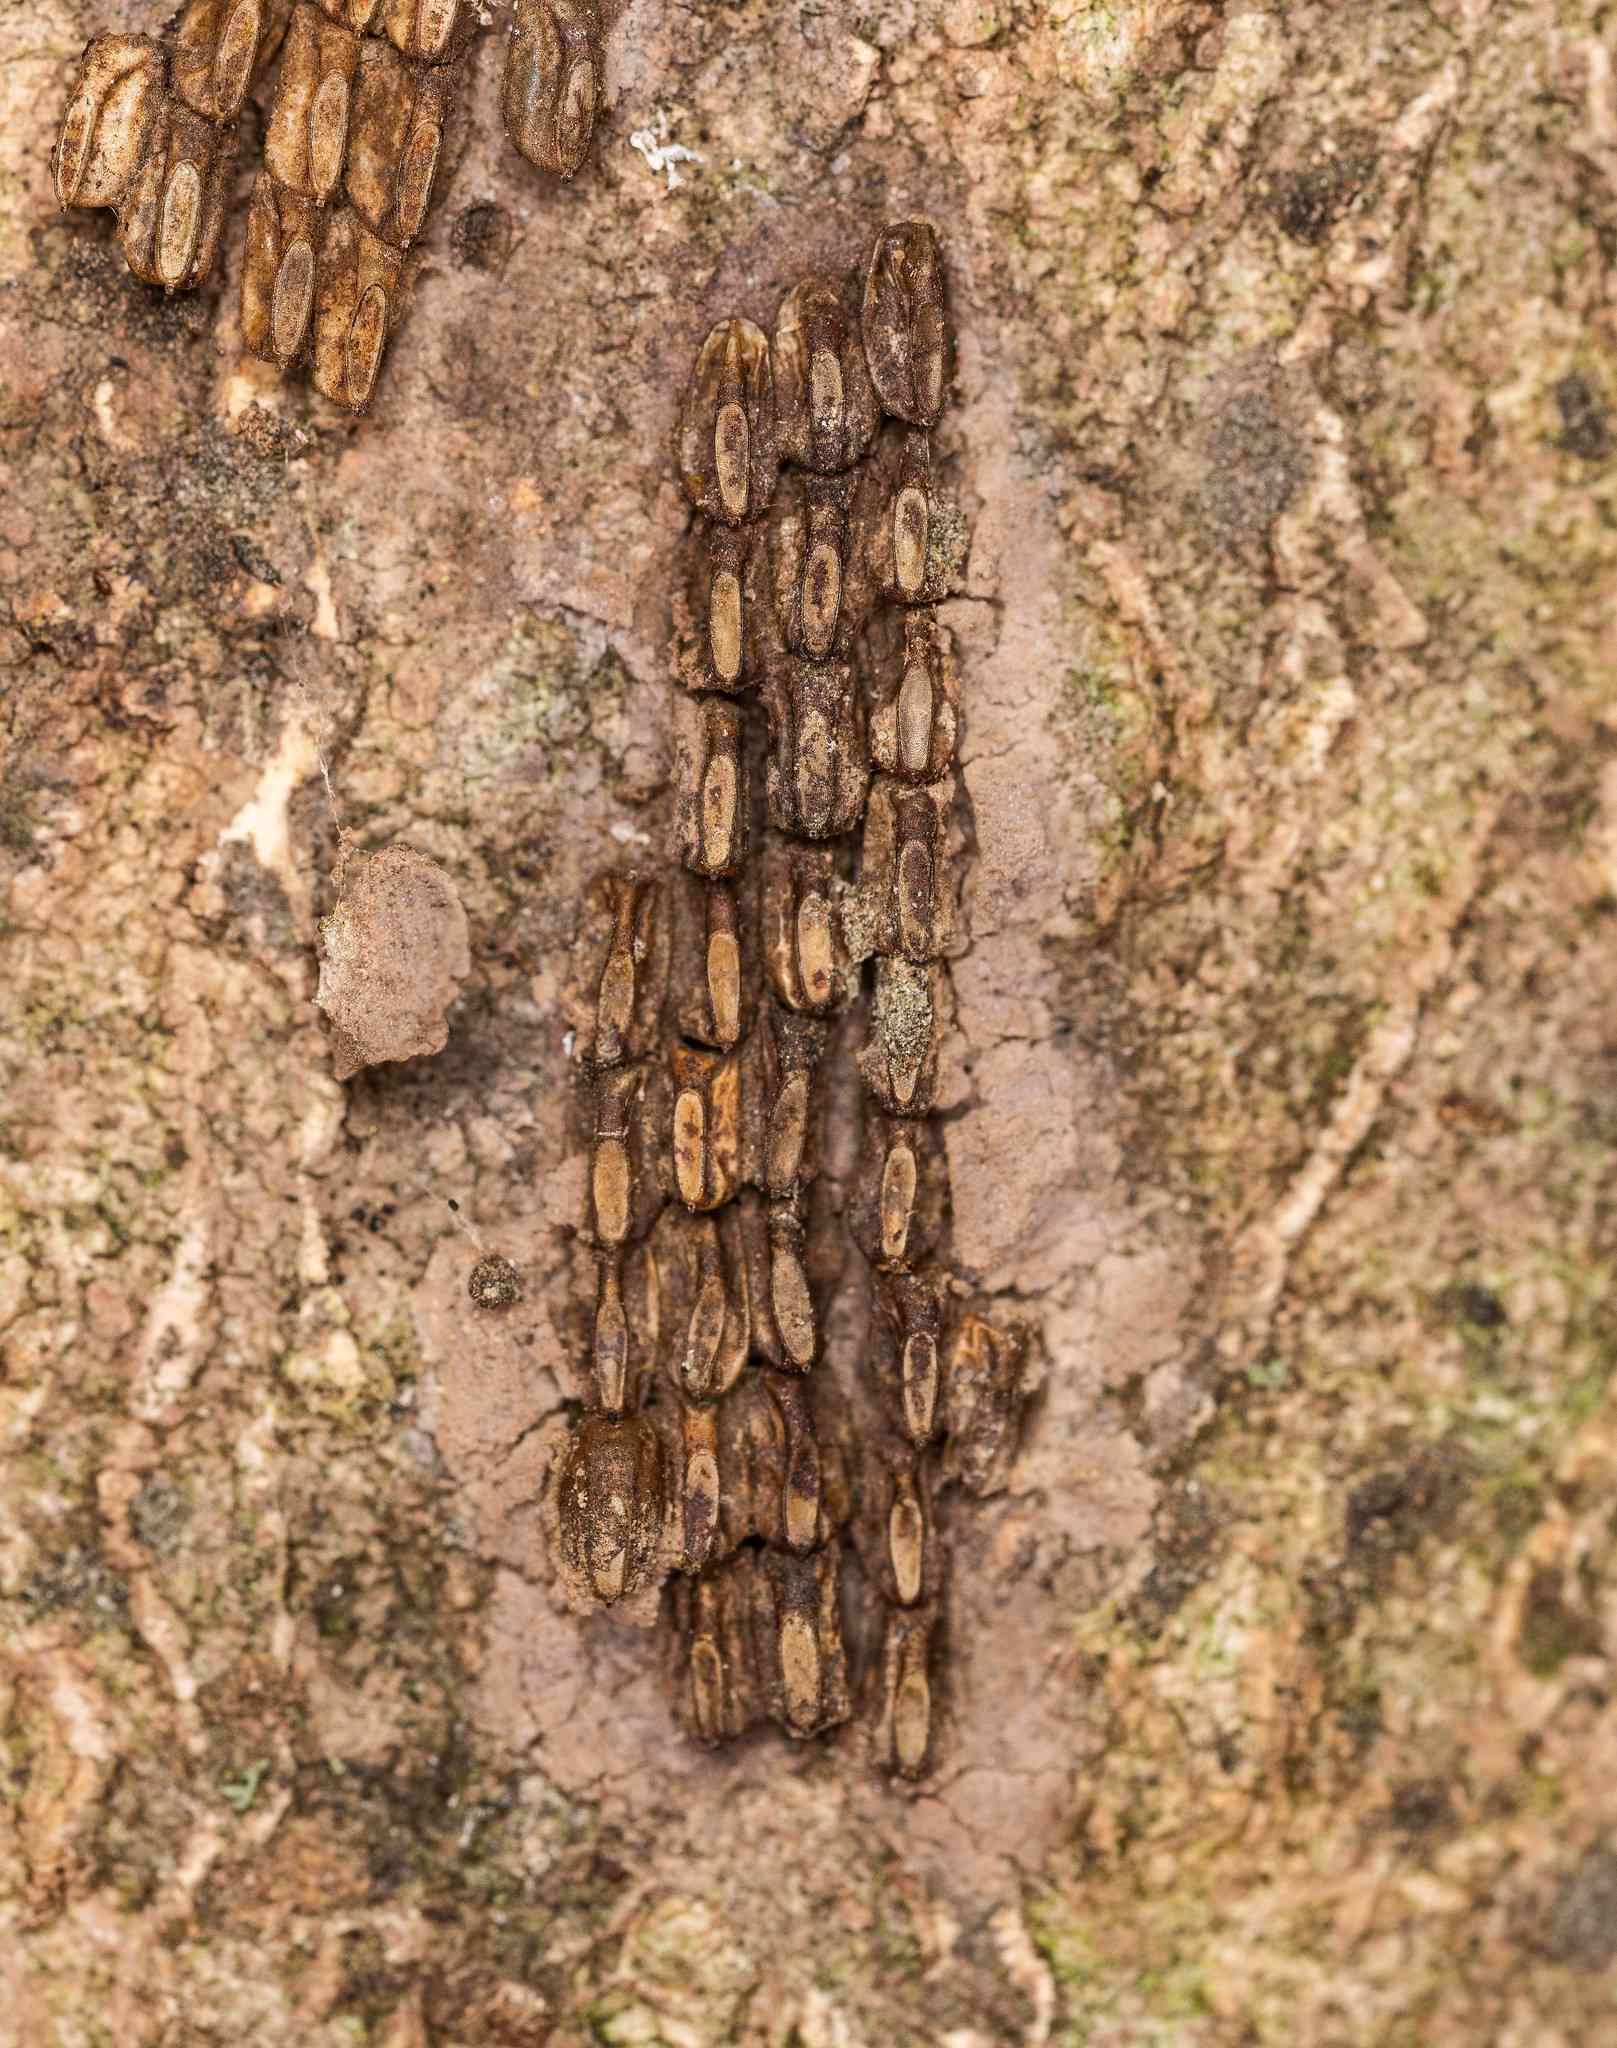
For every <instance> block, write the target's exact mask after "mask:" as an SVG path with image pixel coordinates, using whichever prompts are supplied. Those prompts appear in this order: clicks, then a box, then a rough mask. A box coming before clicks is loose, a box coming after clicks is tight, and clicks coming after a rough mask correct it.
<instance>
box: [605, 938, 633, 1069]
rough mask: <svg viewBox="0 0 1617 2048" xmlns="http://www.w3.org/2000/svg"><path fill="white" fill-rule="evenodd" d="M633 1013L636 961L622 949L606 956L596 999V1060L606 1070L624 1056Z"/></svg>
mask: <svg viewBox="0 0 1617 2048" xmlns="http://www.w3.org/2000/svg"><path fill="white" fill-rule="evenodd" d="M633 1011H634V961H633V959H632V958H631V956H630V955H629V954H628V953H627V952H626V951H625V950H624V948H623V947H621V946H620V947H618V948H617V950H616V951H615V952H613V953H610V954H609V955H608V956H607V962H606V965H605V966H604V967H603V968H602V969H601V985H600V987H599V988H598V989H597V991H596V995H595V1057H596V1059H597V1060H598V1061H600V1062H601V1064H602V1065H603V1066H604V1065H608V1064H610V1063H611V1062H613V1061H615V1060H617V1059H619V1058H620V1057H621V1056H622V1052H623V1036H624V1033H625V1032H626V1031H627V1030H628V1028H629V1019H630V1017H631V1015H632V1014H633Z"/></svg>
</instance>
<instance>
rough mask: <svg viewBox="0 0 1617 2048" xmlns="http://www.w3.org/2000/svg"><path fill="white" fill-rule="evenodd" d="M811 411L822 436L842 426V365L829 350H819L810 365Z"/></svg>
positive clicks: (815, 352) (834, 431)
mask: <svg viewBox="0 0 1617 2048" xmlns="http://www.w3.org/2000/svg"><path fill="white" fill-rule="evenodd" d="M809 410H810V412H811V414H812V415H813V421H814V425H815V428H816V429H817V430H818V431H819V432H820V433H822V434H834V433H836V432H837V431H838V430H839V428H840V427H841V425H842V365H841V364H840V363H839V362H838V361H837V359H836V357H835V356H834V355H832V353H831V351H830V350H829V349H827V348H817V349H816V350H815V351H814V358H813V361H812V362H811V363H810V364H809Z"/></svg>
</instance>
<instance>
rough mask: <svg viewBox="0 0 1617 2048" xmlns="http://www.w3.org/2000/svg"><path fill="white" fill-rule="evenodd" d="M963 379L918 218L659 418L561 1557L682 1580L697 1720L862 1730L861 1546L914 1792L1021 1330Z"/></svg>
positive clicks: (675, 1661)
mask: <svg viewBox="0 0 1617 2048" xmlns="http://www.w3.org/2000/svg"><path fill="white" fill-rule="evenodd" d="M560 62H561V59H560V57H559V56H558V55H556V54H555V53H554V51H552V52H551V54H550V55H549V56H547V58H546V63H547V64H549V66H550V67H551V68H550V72H549V73H547V75H550V76H554V74H555V68H556V66H557V65H559V63H560ZM508 90H509V79H508ZM509 118H510V115H509V112H508V120H509ZM949 361H950V347H949V337H948V332H947V321H946V317H945V309H944V297H943V268H942V260H941V255H940V252H939V249H938V245H937V237H936V235H935V233H934V231H933V230H932V228H931V227H930V225H929V224H928V223H926V222H924V221H906V222H902V223H900V224H898V225H897V226H895V227H892V228H888V229H886V230H884V231H883V233H882V234H881V235H879V236H878V237H877V239H876V242H875V245H874V247H873V248H872V250H871V251H870V254H869V257H868V259H867V261H866V263H865V265H864V266H863V267H862V269H860V270H859V271H857V272H856V273H855V274H853V275H852V276H850V277H847V278H834V277H825V276H816V277H812V278H808V279H805V280H804V281H803V282H802V283H801V284H799V285H797V286H796V287H795V288H794V289H793V290H791V291H790V292H788V294H787V295H786V298H785V300H784V302H783V303H782V305H781V307H780V311H779V314H778V317H777V319H776V322H775V326H774V329H773V331H772V332H771V333H768V334H766V333H765V332H764V330H763V329H762V328H760V327H758V326H757V325H755V324H754V322H753V321H752V320H750V319H748V318H746V317H744V316H741V315H737V316H735V317H732V318H728V319H723V320H720V321H719V322H718V323H717V324H716V325H715V326H714V327H713V328H712V329H711V331H710V332H709V333H708V335H707V337H706V339H705V340H704V341H703V343H702V345H701V347H700V349H699V351H698V354H697V359H696V362H695V364H694V366H693V369H692V372H691V376H690V380H689V383H688V386H687V388H686V391H685V394H684V398H683V401H682V404H681V407H680V411H679V419H678V426H677V429H676V435H675V461H676V466H677V470H678V474H679V478H680V482H681V485H682V487H683V489H684V492H685V494H686V496H687V498H688V499H689V501H690V504H691V506H692V509H693V512H694V514H695V520H694V524H693V526H692V529H691V532H690V534H689V536H688V537H687V539H686V541H685V543H684V546H683V549H682V552H681V559H680V565H679V568H678V572H677V577H676V584H675V589H674V593H673V598H674V602H673V613H674V670H675V674H676V677H677V679H678V684H679V693H678V698H677V701H676V706H675V718H674V735H675V746H674V774H673V797H672V811H673V827H674V840H675V847H676V851H677V855H678V863H679V865H678V869H677V871H676V872H674V873H672V874H668V873H661V874H657V875H649V874H645V875H642V874H635V875H628V876H608V877H604V878H602V879H601V880H600V881H598V882H596V883H595V884H594V885H593V886H592V889H591V891H590V893H589V896H588V898H587V899H586V905H585V916H584V920H583V924H582V927H581V931H580V938H579V952H578V961H577V966H576V969H575V973H574V977H573V981H572V984H571V994H570V998H569V1002H570V1010H571V1018H570V1021H571V1023H572V1026H573V1032H574V1043H575V1044H576V1045H577V1047H578V1048H579V1053H578V1057H579V1059H580V1062H581V1067H582V1071H583V1075H584V1088H583V1095H584V1097H585V1098H587V1101H586V1103H585V1107H584V1108H583V1110H582V1111H581V1119H580V1133H581V1138H582V1139H583V1142H585V1143H586V1144H588V1146H589V1147H590V1167H589V1172H588V1174H587V1176H586V1179H587V1183H588V1187H589V1190H590V1193H589V1196H588V1198H587V1200H588V1214H587V1216H586V1218H585V1232H586V1235H587V1238H588V1240H589V1243H590V1244H591V1246H592V1248H593V1260H594V1266H595V1282H594V1284H595V1294H596V1300H595V1310H594V1322H593V1328H594V1332H595V1335H594V1341H593V1350H592V1354H591V1357H590V1359H589V1361H588V1369H587V1372H586V1375H585V1383H586V1385H587V1388H588V1395H589V1407H590V1413H589V1415H588V1416H587V1417H586V1419H585V1420H584V1421H583V1422H582V1423H581V1425H580V1426H579V1429H578V1431H577V1433H576V1435H575V1438H574V1443H573V1448H572V1451H571V1452H570V1454H569V1458H568V1461H567V1463H566V1465H565V1467H564V1469H563V1474H562V1480H561V1491H560V1496H559V1501H558V1513H559V1519H560V1531H561V1545H560V1549H561V1557H562V1568H563V1572H564V1575H565V1576H566V1577H567V1579H568V1581H569V1583H570V1585H571V1588H572V1591H573V1593H574V1596H575V1598H578V1599H582V1600H585V1601H588V1600H595V1601H600V1602H604V1603H606V1604H609V1605H615V1604H617V1603H618V1602H619V1601H621V1600H624V1599H626V1598H631V1597H632V1596H633V1595H634V1594H635V1593H636V1592H637V1591H638V1590H640V1589H643V1588H648V1587H650V1586H651V1585H652V1584H654V1582H655V1580H656V1579H657V1578H658V1577H659V1576H660V1575H662V1574H669V1575H671V1578H670V1585H669V1588H668V1591H667V1594H666V1596H665V1614H666V1622H667V1628H668V1632H669V1654H670V1664H671V1669H672V1671H673V1673H674V1687H675V1712H676V1715H677V1717H678V1719H679V1720H680V1722H681V1724H682V1725H683V1727H684V1728H685V1730H686V1731H687V1733H688V1734H689V1735H690V1736H691V1737H692V1738H693V1739H694V1740H695V1741H697V1742H700V1743H704V1744H712V1743H717V1742H720V1741H723V1740H725V1739H726V1738H728V1737H731V1736H735V1735H739V1734H741V1733H743V1732H744V1731H745V1730H747V1729H748V1728H751V1727H753V1726H755V1725H756V1724H757V1723H759V1722H761V1721H765V1720H772V1721H774V1722H775V1723H776V1724H777V1725H778V1726H779V1727H780V1728H781V1729H783V1730H784V1732H785V1733H786V1734H787V1735H789V1736H791V1737H793V1738H794V1739H804V1738H807V1737H811V1736H817V1735H821V1734H824V1733H825V1732H827V1731H828V1730H830V1729H832V1728H834V1727H836V1726H837V1725H839V1724H840V1723H843V1722H845V1721H847V1720H849V1719H850V1717H851V1716H852V1714H853V1711H854V1693H855V1686H854V1683H853V1674H851V1673H850V1669H849V1658H848V1653H847V1650H846V1647H845V1645H844V1642H843V1635H842V1606H841V1603H842V1600H843V1598H844V1579H843V1573H842V1563H841V1560H842V1550H843V1544H844V1542H845V1541H848V1540H851V1541H852V1542H853V1544H854V1545H855V1547H856V1549H857V1551H858V1554H859V1559H860V1565H861V1570H860V1573H859V1575H858V1580H857V1583H858V1584H860V1585H864V1586H870V1587H873V1588H874V1589H875V1590H876V1592H877V1594H878V1596H879V1598H880V1600H881V1602H882V1607H883V1614H884V1619H883V1622H882V1626H881V1629H880V1630H879V1631H877V1632H876V1634H875V1638H874V1639H875V1640H876V1641H877V1645H878V1646H877V1647H876V1648H875V1650H874V1652H873V1654H872V1655H871V1657H870V1658H869V1660H868V1663H869V1668H868V1670H867V1671H866V1673H865V1687H864V1690H865V1692H866V1695H867V1697H868V1700H869V1704H870V1712H869V1714H868V1716H867V1717H866V1718H867V1720H868V1721H869V1723H870V1737H871V1741H872V1743H873V1746H874V1748H875V1750H876V1752H877V1755H878V1757H879V1760H880V1762H881V1764H882V1765H883V1767H884V1768H886V1769H888V1770H890V1771H892V1772H893V1773H895V1774H896V1775H897V1776H899V1777H900V1778H916V1777H919V1776H921V1775H923V1774H924V1773H925V1772H926V1771H927V1770H928V1769H930V1767H931V1766H932V1764H933V1762H934V1760H935V1758H936V1754H937V1742H938V1729H939V1715H940V1711H941V1705H940V1703H941V1702H942V1700H943V1698H944V1692H943V1689H942V1687H941V1685H940V1682H939V1674H938V1671H937V1668H936V1667H937V1656H938V1644H939V1641H940V1638H941V1630H940V1626H939V1622H940V1615H941V1611H942V1605H941V1603H942V1601H943V1598H944V1594H945V1570H944V1551H943V1542H942V1536H941V1532H940V1526H939V1520H938V1516H937V1512H936V1506H935V1503H936V1498H937V1495H938V1493H939V1490H940V1488H943V1487H945V1486H947V1485H950V1484H953V1485H958V1486H960V1487H964V1488H965V1489H967V1490H968V1491H970V1490H975V1491H983V1490H990V1489H991V1488H992V1486H993V1485H995V1484H997V1483H1000V1482H1002V1480H1003V1475H1004V1471H1005V1469H1006V1465H1007V1463H1008V1459H1009V1456H1010V1455H1011V1452H1012V1451H1013V1450H1014V1444H1015V1435H1016V1418H1017V1412H1018V1408H1019V1403H1020V1393H1021V1368H1022V1361H1023V1357H1024V1351H1025V1344H1024V1341H1023V1339H1022V1337H1021V1335H1020V1333H1019V1332H1017V1331H1015V1330H1008V1329H1006V1328H1005V1327H1004V1326H1003V1325H1002V1324H1001V1323H999V1322H998V1321H997V1320H995V1319H993V1318H992V1317H990V1316H988V1315H987V1314H985V1313H982V1312H979V1311H978V1310H976V1309H975V1308H971V1307H968V1306H967V1305H966V1304H965V1303H964V1302H963V1300H962V1293H963V1290H962V1289H961V1287H960V1285H959V1283H958V1282H957V1281H955V1280H954V1278H953V1276H952V1275H951V1274H950V1273H949V1271H948V1269H947V1267H946V1266H945V1265H944V1264H943V1263H942V1259H943V1255H944V1252H945V1248H946V1244H947V1237H948V1225H949V1190H948V1176H947V1170H946V1165H945V1156H944V1149H943V1142H942V1133H941V1128H940V1126H939V1124H938V1123H937V1120H936V1117H935V1114H934V1111H935V1106H936V1101H937V1095H938V1069H939V1046H940V1042H941V1040H942V1038H943V1035H944V1032H945V1030H946V1028H947V1024H948V1019H949V1016H950V1012H951V1000H950V993H949V972H948V958H949V955H950V952H951V950H952V949H953V947H954V946H955V944H956V941H957V935H958V911H957V904H958V896H959V884H960V874H959V861H960V851H961V835H960V831H959V826H958V822H957V819H956V801H955V782H954V769H955V760H956V754H957V748H958V742H959V736H960V697H961V693H960V683H959V677H958V674H957V671H956V667H955V661H954V651H953V644H952V641H951V638H950V635H949V633H948V630H947V628H946V627H945V626H944V625H943V623H942V621H941V619H940V618H939V617H938V614H937V611H936V606H937V604H938V602H939V600H940V599H941V598H942V597H944V596H945V595H947V594H948V592H949V590H950V589H952V588H953V587H954V580H955V578H956V576H957V573H958V567H959V548H958V546H957V545H954V544H953V543H952V542H951V540H950V536H951V534H954V535H955V536H956V538H957V537H958V520H957V519H955V518H953V515H952V511H951V508H950V506H949V505H948V503H947V501H946V500H945V498H944V497H943V495H942V491H941V486H940V481H939V475H938V471H937V466H936V464H935V461H934V455H933V450H932V446H931V438H930V433H929V429H930V428H931V426H932V425H933V424H934V423H935V421H936V419H937V417H938V415H939V413H940V411H941V409H942V404H943V398H944V395H945V390H946V386H947V381H948V365H949ZM884 412H885V414H886V415H887V418H888V422H889V423H888V424H887V425H885V426H884V425H883V424H882V419H883V414H884ZM755 703H756V705H757V706H759V707H761V710H762V713H763V716H762V717H760V716H759V711H758V710H757V709H754V704H755ZM867 964H868V968H869V985H868V989H867V987H866V972H865V970H866V966H867ZM855 1004H861V1005H862V1006H863V1008H864V1011H865V1017H866V1038H865V1044H864V1048H863V1050H862V1051H861V1052H860V1054H859V1058H858V1071H859V1075H860V1078H861V1080H862V1082H863V1084H864V1095H865V1112H864V1131H863V1141H862V1146H861V1149H860V1156H859V1161H858V1164H857V1166H856V1168H855V1171H854V1175H853V1178H852V1181H851V1184H850V1185H849V1186H848V1187H846V1188H845V1189H844V1191H843V1204H842V1206H843V1216H844V1219H845V1222H846V1226H847V1228H848V1231H849V1232H850V1234H851V1236H852V1238H853V1241H854V1243H855V1244H856V1245H857V1246H858V1248H859V1250H860V1251H861V1253H862V1254H863V1255H864V1257H865V1258H866V1259H867V1260H868V1261H869V1263H870V1268H871V1274H872V1281H873V1312H872V1319H871V1325H870V1330H869V1333H868V1337H867V1341H866V1346H865V1369H866V1379H867V1382H868V1388H869V1392H868V1396H867V1398H866V1399H865V1401H864V1403H863V1405H862V1406H861V1408H860V1410H859V1413H860V1415H861V1417H867V1416H869V1415H870V1414H874V1415H875V1416H876V1417H878V1418H879V1421H877V1422H876V1423H874V1424H873V1425H872V1426H871V1427H870V1428H868V1429H865V1428H864V1426H863V1423H861V1434H860V1436H859V1440H858V1441H857V1442H855V1443H853V1444H852V1445H848V1446H844V1444H843V1443H842V1442H841V1441H840V1438H841V1437H845V1436H846V1431H845V1430H843V1431H841V1432H840V1433H839V1441H838V1443H837V1444H836V1446H835V1447H834V1448H832V1447H828V1446H822V1443H821V1440H820V1434H819V1422H818V1418H817V1400H818V1397H819V1396H820V1395H821V1394H822V1392H823V1391H824V1390H823V1388H822V1385H821V1382H822V1379H823V1377H824V1373H825V1370H826V1368H825V1367H824V1365H823V1360H822V1354H823V1349H824V1342H825V1328H824V1323H825V1308H826V1304H825V1303H824V1302H823V1301H821V1300H820V1299H818V1298H817V1291H816V1287H815V1284H814V1282H813V1280H812V1278H811V1274H812V1273H813V1272H814V1271H816V1270H817V1269H819V1268H820V1267H822V1265H823V1264H824V1260H823V1253H824V1251H825V1250H826V1249H827V1246H828V1239H827V1232H828V1231H829V1232H830V1233H831V1234H832V1236H833V1237H834V1234H835V1233H836V1232H837V1231H838V1229H839V1228H840V1226H839V1224H838V1223H837V1221H836V1218H835V1216H834V1215H833V1213H832V1210H831V1206H830V1205H829V1204H827V1203H825V1202H823V1201H817V1200H816V1198H815V1197H816V1189H817V1186H818V1185H819V1177H820V1173H821V1164H822V1158H823V1154H824V1145H823V1137H822V1121H823V1112H824V1109H825V1106H826V1100H827V1086H826V1062H827V1058H828V1055H829V1053H830V1050H831V1047H832V1042H833V1028H834V1024H835V1020H836V1017H837V1015H838V1013H839V1012H841V1011H843V1010H845V1009H847V1008H849V1007H850V1006H852V1005H855ZM817 1248H818V1249H817ZM631 1295H632V1297H633V1300H634V1302H635V1304H636V1308H635V1311H634V1312H632V1313H631V1312H629V1311H627V1310H626V1308H625V1303H626V1301H627V1300H628V1299H629V1297H630V1296H631ZM839 1405H842V1404H840V1403H839ZM630 1419H633V1420H634V1421H635V1422H636V1423H637V1425H638V1428H639V1429H640V1431H641V1432H642V1433H643V1434H642V1435H641V1436H640V1437H638V1438H637V1439H636V1442H637V1444H639V1445H640V1446H642V1448H640V1449H638V1450H637V1451H636V1454H635V1456H634V1457H633V1458H630V1457H629V1456H628V1454H627V1452H626V1451H625V1449H624V1445H625V1443H626V1441H627V1439H626V1437H625V1436H624V1434H623V1432H624V1430H625V1428H626V1426H627V1422H628V1421H629V1420H630ZM645 1433H649V1435H650V1436H654V1437H655V1439H656V1441H657V1443H658V1445H659V1448H660V1455H659V1457H658V1458H656V1459H653V1458H652V1456H651V1454H650V1450H649V1442H648V1436H647V1434H645ZM659 1513H660V1515H661V1517H662V1522H661V1534H660V1539H659V1541H658V1543H657V1544H655V1545H654V1544H653V1543H652V1542H651V1541H650V1539H649V1537H648V1536H647V1535H646V1533H645V1531H646V1529H647V1528H648V1527H649V1518H650V1517H652V1516H654V1515H656V1514H659Z"/></svg>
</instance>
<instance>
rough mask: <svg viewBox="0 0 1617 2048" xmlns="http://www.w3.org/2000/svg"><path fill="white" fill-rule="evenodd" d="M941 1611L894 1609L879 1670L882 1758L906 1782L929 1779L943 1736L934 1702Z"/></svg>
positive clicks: (885, 1632)
mask: <svg viewBox="0 0 1617 2048" xmlns="http://www.w3.org/2000/svg"><path fill="white" fill-rule="evenodd" d="M937 1633H938V1610H937V1608H936V1606H920V1607H890V1608H889V1609H888V1610H887V1620H886V1626H885V1628H884V1630H883V1632H882V1649H881V1661H880V1663H879V1665H878V1666H877V1674H876V1675H877V1683H878V1686H879V1688H880V1690H879V1704H878V1708H877V1735H876V1742H877V1752H878V1754H879V1755H880V1756H881V1758H882V1762H883V1766H884V1768H885V1769H887V1770H889V1771H893V1772H896V1773H897V1774H898V1776H900V1777H903V1778H911V1779H914V1778H923V1777H925V1775H926V1769H927V1760H928V1758H929V1757H930V1755H931V1754H932V1750H933V1746H934V1743H935V1740H936V1734H937V1727H936V1723H937V1705H936V1701H935V1699H934V1696H933V1686H932V1662H933V1639H934V1637H935V1636H936V1635H937Z"/></svg>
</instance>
